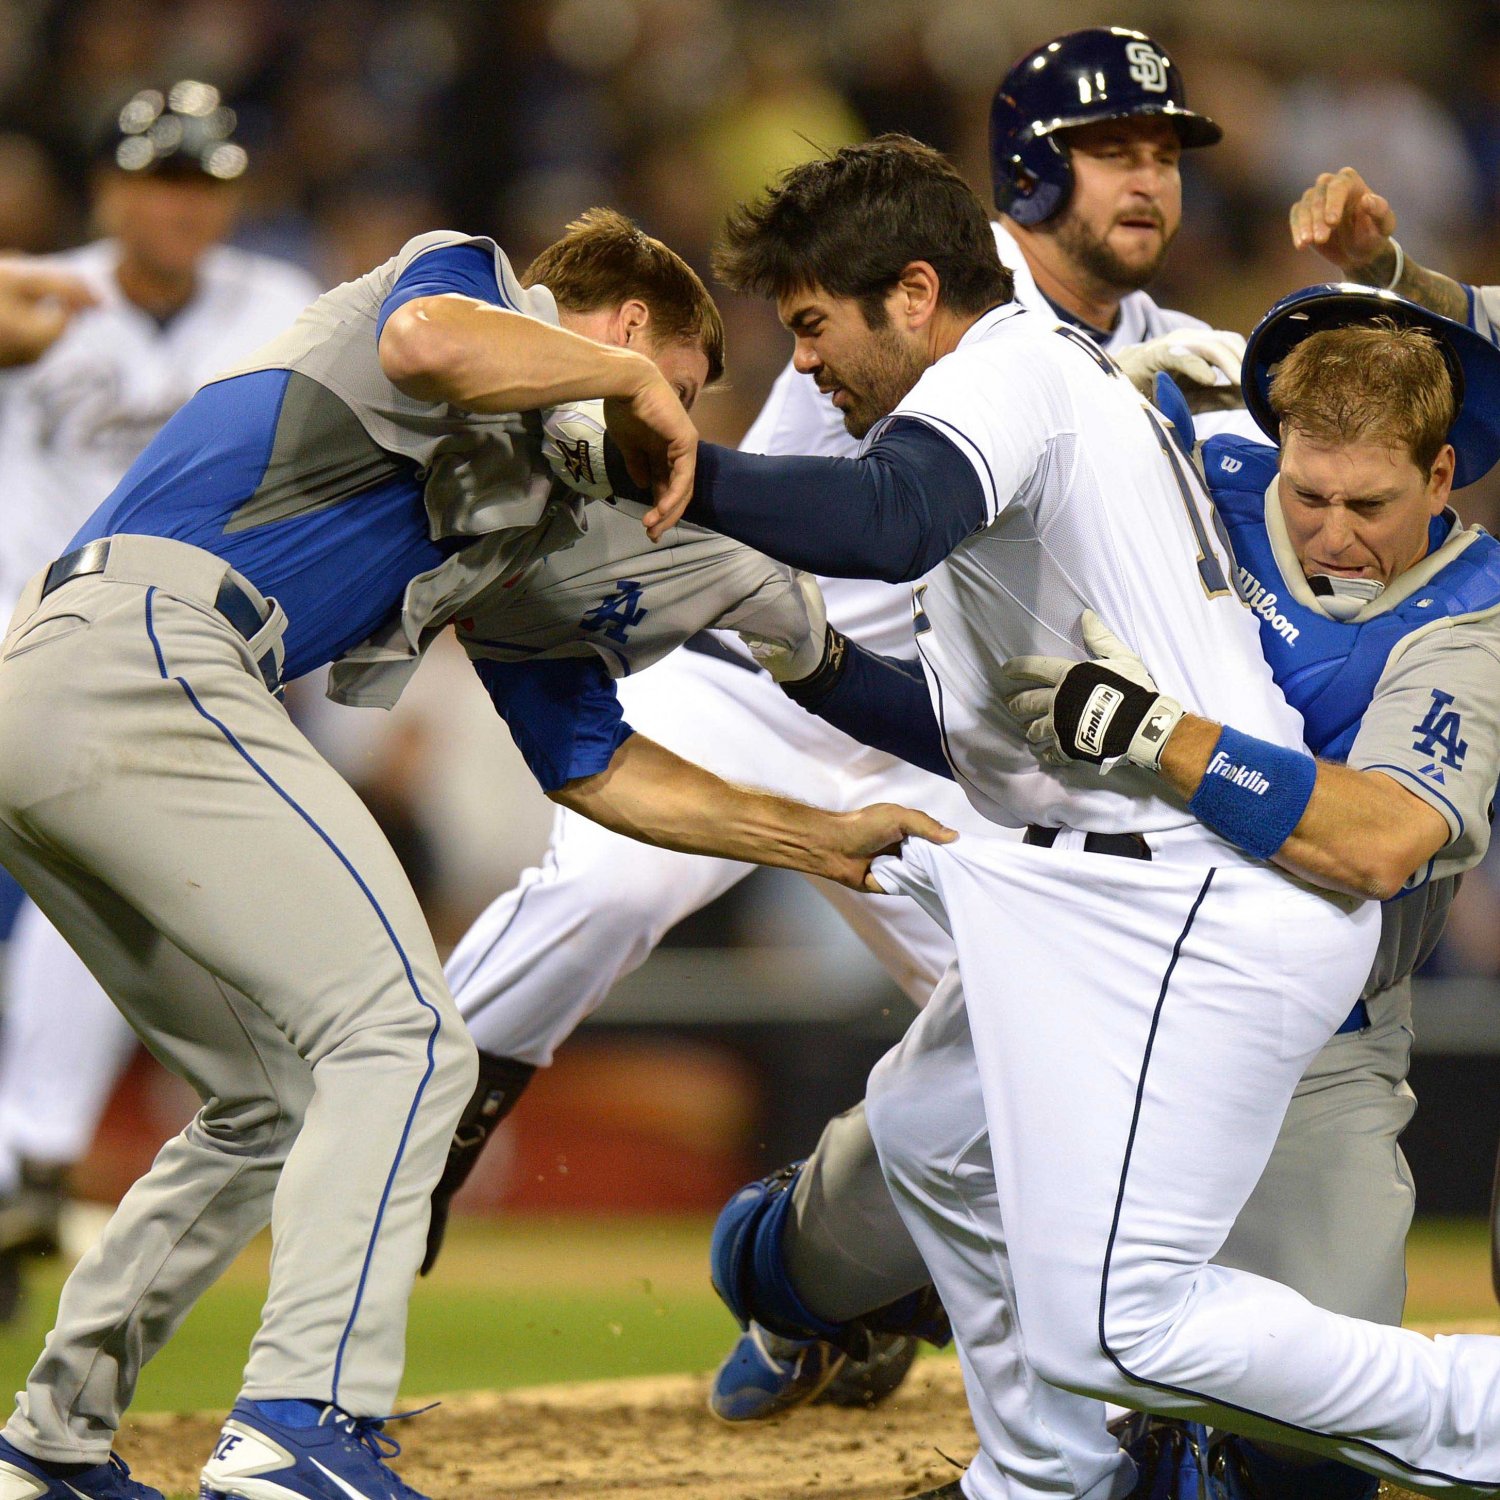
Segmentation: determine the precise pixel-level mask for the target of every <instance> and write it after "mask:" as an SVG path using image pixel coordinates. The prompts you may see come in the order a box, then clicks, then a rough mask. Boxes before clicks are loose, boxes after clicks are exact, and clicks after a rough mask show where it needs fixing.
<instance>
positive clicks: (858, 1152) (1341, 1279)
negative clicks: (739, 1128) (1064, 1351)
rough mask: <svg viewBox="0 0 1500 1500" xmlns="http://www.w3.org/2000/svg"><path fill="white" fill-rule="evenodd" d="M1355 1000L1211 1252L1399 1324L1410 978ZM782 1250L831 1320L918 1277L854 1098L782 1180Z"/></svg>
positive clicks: (916, 1283)
mask: <svg viewBox="0 0 1500 1500" xmlns="http://www.w3.org/2000/svg"><path fill="white" fill-rule="evenodd" d="M1367 1008H1368V1010H1369V1014H1370V1025H1369V1026H1368V1027H1366V1028H1365V1029H1364V1030H1362V1031H1355V1032H1349V1033H1347V1034H1346V1035H1343V1036H1336V1037H1334V1038H1333V1039H1332V1040H1331V1041H1330V1042H1329V1043H1328V1044H1327V1045H1326V1046H1325V1047H1324V1048H1323V1050H1322V1051H1321V1052H1320V1053H1319V1054H1318V1056H1317V1057H1316V1058H1315V1059H1314V1060H1313V1062H1312V1065H1311V1066H1310V1067H1309V1068H1308V1070H1307V1072H1306V1073H1305V1074H1304V1076H1303V1078H1302V1082H1301V1083H1300V1084H1298V1086H1297V1091H1296V1093H1295V1094H1294V1095H1293V1096H1292V1102H1291V1104H1290V1106H1289V1107H1288V1109H1287V1115H1286V1120H1285V1122H1284V1123H1283V1125H1282V1128H1281V1134H1280V1135H1279V1136H1278V1137H1277V1141H1276V1146H1275V1149H1274V1150H1273V1151H1272V1153H1271V1158H1270V1161H1269V1162H1267V1164H1266V1169H1265V1172H1264V1173H1263V1174H1262V1176H1261V1179H1260V1182H1259V1184H1258V1185H1257V1187H1256V1189H1255V1191H1254V1193H1252V1194H1251V1196H1250V1199H1249V1201H1248V1202H1247V1203H1246V1204H1245V1207H1244V1208H1243V1209H1242V1210H1241V1211H1240V1216H1239V1218H1238V1219H1237V1220H1236V1221H1235V1225H1234V1228H1233V1230H1232V1231H1231V1232H1230V1235H1229V1238H1228V1239H1227V1240H1226V1241H1225V1243H1224V1247H1223V1249H1222V1250H1221V1251H1220V1252H1219V1254H1218V1255H1216V1256H1215V1257H1214V1261H1215V1263H1216V1264H1218V1265H1223V1266H1231V1267H1234V1268H1235V1269H1237V1270H1242V1271H1254V1272H1255V1273H1257V1274H1258V1275H1261V1276H1265V1277H1268V1278H1270V1279H1271V1280H1272V1281H1279V1282H1282V1283H1283V1284H1285V1285H1286V1286H1290V1287H1292V1288H1293V1289H1294V1290H1296V1291H1299V1292H1301V1293H1302V1295H1303V1296H1305V1297H1306V1298H1307V1299H1308V1300H1309V1301H1310V1302H1315V1303H1316V1304H1317V1305H1318V1306H1319V1307H1325V1308H1327V1309H1329V1311H1331V1312H1338V1313H1345V1314H1347V1315H1348V1316H1350V1317H1356V1318H1365V1319H1368V1320H1369V1321H1370V1322H1374V1323H1387V1324H1399V1323H1400V1321H1401V1313H1402V1308H1403V1306H1404V1304H1405V1301H1406V1235H1407V1231H1408V1229H1409V1228H1410V1227H1411V1218H1412V1210H1413V1207H1414V1204H1415V1192H1414V1189H1413V1186H1412V1179H1411V1172H1410V1170H1409V1169H1408V1167H1407V1165H1406V1159H1405V1157H1404V1156H1403V1155H1402V1154H1401V1148H1400V1146H1399V1144H1398V1137H1399V1136H1400V1134H1401V1132H1402V1131H1403V1130H1404V1129H1405V1128H1406V1126H1407V1124H1408V1122H1409V1121H1410V1120H1411V1116H1412V1111H1413V1110H1414V1109H1415V1108H1416V1098H1415V1096H1414V1095H1413V1094H1412V1092H1411V1090H1410V1088H1408V1087H1407V1084H1406V1074H1407V1068H1408V1064H1409V1062H1410V1056H1411V1037H1412V1033H1411V981H1410V980H1402V981H1401V982H1400V983H1398V984H1396V985H1394V986H1393V987H1392V988H1390V989H1388V990H1385V991H1382V992H1381V993H1380V994H1379V995H1377V996H1375V997H1373V998H1372V999H1371V1000H1369V1001H1368V1002H1367ZM1204 1087H1205V1088H1209V1087H1212V1080H1211V1079H1205V1080H1204ZM1185 1170H1188V1169H1185ZM782 1250H783V1253H784V1255H785V1257H786V1265H787V1270H788V1273H789V1274H790V1276H791V1280H792V1284H793V1285H794V1286H795V1287H796V1288H797V1290H798V1292H799V1293H800V1295H801V1296H802V1298H803V1300H804V1301H805V1302H806V1303H807V1305H808V1306H809V1307H810V1308H811V1309H812V1310H813V1311H814V1312H816V1313H818V1314H819V1315H820V1316H821V1317H824V1318H827V1319H828V1320H829V1321H830V1322H844V1321H846V1320H848V1319H851V1318H856V1317H859V1316H860V1315H861V1314H863V1313H867V1312H871V1311H873V1310H874V1309H875V1308H877V1307H883V1306H884V1305H885V1304H886V1303H888V1302H893V1301H895V1299H896V1298H898V1297H901V1296H904V1295H905V1294H906V1293H908V1292H911V1291H915V1290H916V1289H917V1288H919V1287H922V1286H925V1285H926V1284H927V1282H928V1281H929V1279H930V1278H929V1276H928V1274H927V1268H926V1266H925V1265H924V1264H923V1263H922V1258H921V1256H920V1255H919V1254H918V1252H917V1247H916V1246H915V1245H914V1244H913V1243H912V1240H911V1236H910V1235H909V1234H908V1233H907V1231H906V1226H905V1225H904V1224H903V1223H902V1221H901V1217H900V1215H899V1214H898V1213H897V1211H896V1206H895V1204H894V1203H893V1202H892V1201H891V1195H890V1192H889V1190H888V1189H887V1187H886V1185H885V1179H884V1178H883V1177H882V1176H881V1173H880V1162H879V1160H878V1158H877V1157H876V1154H875V1144H874V1142H873V1141H872V1140H871V1139H870V1132H869V1127H868V1126H867V1125H866V1124H865V1113H864V1105H863V1104H858V1105H856V1106H855V1107H854V1108H853V1109H851V1110H848V1111H846V1112H845V1113H844V1114H841V1115H838V1116H836V1117H835V1118H834V1119H833V1120H831V1121H830V1122H829V1123H828V1126H827V1128H826V1129H825V1130H824V1132H823V1135H822V1137H821V1139H820V1140H819V1141H818V1145H817V1148H816V1149H815V1150H814V1152H813V1154H812V1156H811V1157H810V1158H809V1159H808V1163H807V1166H806V1167H805V1168H804V1169H803V1171H802V1173H801V1175H800V1176H799V1177H798V1179H797V1182H796V1185H795V1186H794V1188H793V1190H792V1208H791V1212H790V1214H789V1215H788V1218H787V1222H786V1227H785V1230H784V1232H783V1236H782Z"/></svg>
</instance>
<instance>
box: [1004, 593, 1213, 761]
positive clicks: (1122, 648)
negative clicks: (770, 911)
mask: <svg viewBox="0 0 1500 1500" xmlns="http://www.w3.org/2000/svg"><path fill="white" fill-rule="evenodd" d="M1079 623H1080V625H1081V627H1082V629H1083V643H1084V645H1085V646H1086V647H1087V648H1088V651H1089V656H1090V660H1088V661H1083V662H1079V661H1069V660H1068V659H1067V658H1066V657H1060V656H1013V657H1011V659H1010V660H1009V661H1008V662H1006V663H1005V664H1004V665H1003V666H1002V667H1001V668H1000V676H1001V699H1002V701H1003V702H1004V704H1005V707H1006V709H1007V710H1008V711H1009V712H1010V713H1011V714H1012V715H1013V716H1014V717H1015V718H1016V719H1017V720H1019V721H1020V723H1021V726H1022V728H1023V729H1024V731H1025V734H1026V740H1027V743H1028V744H1029V745H1030V746H1031V747H1032V749H1033V750H1034V751H1035V752H1036V754H1037V757H1038V759H1040V760H1043V761H1045V762H1046V763H1047V764H1048V765H1051V766H1066V765H1070V764H1071V763H1072V762H1074V761H1085V762H1087V763H1088V764H1090V765H1095V766H1098V767H1099V769H1100V770H1101V771H1110V770H1113V768H1114V767H1115V766H1117V765H1119V763H1120V762H1121V761H1122V760H1128V761H1130V762H1131V764H1133V765H1137V766H1141V767H1142V768H1143V769H1145V770H1147V771H1155V770H1157V769H1159V765H1160V761H1161V752H1162V747H1163V746H1164V745H1165V744H1166V742H1167V737H1168V736H1169V735H1170V734H1171V733H1172V731H1173V729H1175V728H1176V727H1177V721H1178V720H1179V719H1180V718H1182V716H1183V712H1184V710H1183V707H1182V705H1181V704H1180V703H1178V702H1177V701H1176V700H1175V699H1172V698H1168V697H1166V696H1165V695H1164V694H1162V693H1158V692H1157V690H1156V684H1155V683H1154V682H1153V681H1152V680H1151V674H1150V673H1149V672H1148V671H1147V670H1146V667H1145V664H1144V663H1143V662H1142V661H1141V659H1140V657H1138V656H1137V655H1136V654H1135V652H1133V651H1132V650H1131V649H1130V647H1129V646H1127V645H1126V644H1125V642H1124V641H1122V640H1120V639H1119V637H1118V636H1116V635H1115V634H1114V633H1113V632H1112V631H1111V630H1110V629H1109V627H1108V626H1106V625H1105V623H1104V621H1103V620H1101V619H1100V618H1099V616H1098V615H1096V614H1095V613H1094V612H1093V610H1091V609H1086V610H1084V612H1083V616H1082V619H1081V620H1080V622H1079ZM1033 684H1040V686H1034V685H1033Z"/></svg>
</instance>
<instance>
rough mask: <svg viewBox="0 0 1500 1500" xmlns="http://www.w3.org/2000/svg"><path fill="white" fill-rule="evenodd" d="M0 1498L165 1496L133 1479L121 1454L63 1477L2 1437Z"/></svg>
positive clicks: (152, 1499)
mask: <svg viewBox="0 0 1500 1500" xmlns="http://www.w3.org/2000/svg"><path fill="white" fill-rule="evenodd" d="M52 1467H56V1466H55V1465H54V1466H52ZM0 1500H163V1496H162V1492H161V1491H160V1490H153V1489H152V1488H151V1486H150V1485H149V1484H142V1483H141V1482H140V1481H139V1480H138V1479H132V1478H131V1477H130V1468H129V1465H127V1464H126V1462H125V1460H124V1459H123V1458H121V1457H120V1456H119V1455H118V1454H115V1453H111V1454H110V1456H109V1458H108V1459H106V1460H105V1462H104V1463H102V1464H95V1465H94V1467H93V1468H91V1469H82V1470H77V1471H75V1472H74V1473H71V1474H68V1475H67V1476H66V1477H62V1476H59V1475H57V1474H53V1473H49V1472H48V1470H47V1469H46V1468H43V1466H42V1463H41V1460H40V1459H36V1458H33V1457H32V1456H31V1455H30V1454H29V1453H22V1452H21V1450H20V1449H19V1448H17V1447H16V1446H15V1444H13V1443H8V1442H6V1440H5V1439H4V1438H3V1437H0Z"/></svg>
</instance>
